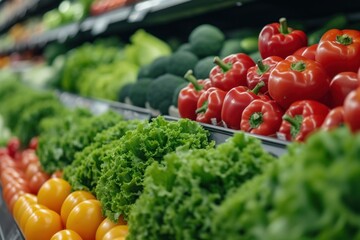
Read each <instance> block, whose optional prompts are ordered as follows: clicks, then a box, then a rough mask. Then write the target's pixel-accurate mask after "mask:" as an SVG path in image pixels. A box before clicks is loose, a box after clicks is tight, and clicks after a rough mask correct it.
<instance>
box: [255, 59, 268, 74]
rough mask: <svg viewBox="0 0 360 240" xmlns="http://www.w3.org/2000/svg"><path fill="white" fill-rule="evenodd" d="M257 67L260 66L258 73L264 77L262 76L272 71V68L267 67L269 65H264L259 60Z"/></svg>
mask: <svg viewBox="0 0 360 240" xmlns="http://www.w3.org/2000/svg"><path fill="white" fill-rule="evenodd" d="M256 65H257V66H258V69H257V71H256V73H257V74H259V75H262V74H264V73H266V72H267V71H269V69H270V66H269V65H267V64H264V63H263V62H262V61H261V59H259V60H258V61H257V64H256Z"/></svg>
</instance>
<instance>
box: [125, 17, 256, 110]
mask: <svg viewBox="0 0 360 240" xmlns="http://www.w3.org/2000/svg"><path fill="white" fill-rule="evenodd" d="M237 35H238V36H233V37H226V36H225V34H224V33H223V32H222V31H221V30H220V29H219V28H217V27H216V26H213V25H210V24H203V25H199V26H198V27H196V28H194V29H193V31H192V32H191V33H190V34H189V37H188V42H186V43H183V44H182V45H180V46H179V47H177V48H176V51H175V52H174V53H173V54H171V55H170V56H162V57H159V58H157V59H155V60H154V61H152V62H149V63H148V64H145V65H144V66H142V67H141V68H140V70H139V74H138V76H137V81H136V82H134V83H130V84H128V85H127V86H126V87H125V88H123V91H122V92H121V95H120V98H119V101H121V102H126V103H128V104H132V105H135V106H138V107H143V108H144V107H146V108H149V109H151V110H153V111H154V114H155V115H156V114H163V115H168V114H172V113H173V112H174V111H175V113H176V111H177V109H176V107H177V106H178V94H179V91H180V89H182V88H184V87H185V86H186V85H187V81H186V80H187V78H186V79H184V75H185V73H186V72H187V71H188V70H189V69H193V70H194V71H193V72H194V75H195V77H196V78H200V79H202V78H207V76H208V74H209V72H210V70H211V69H212V68H213V67H214V66H215V64H214V63H213V59H214V56H217V55H219V54H220V55H221V56H222V55H225V54H227V53H228V52H234V51H244V52H246V53H249V54H250V53H253V52H256V50H257V38H256V37H254V33H253V31H250V30H249V31H242V32H240V33H239V34H237ZM154 92H156V93H157V94H154ZM179 107H182V106H179Z"/></svg>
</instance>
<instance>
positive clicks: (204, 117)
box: [196, 87, 226, 125]
mask: <svg viewBox="0 0 360 240" xmlns="http://www.w3.org/2000/svg"><path fill="white" fill-rule="evenodd" d="M225 95H226V92H225V91H223V90H221V89H219V88H216V87H211V88H209V89H208V90H206V91H205V92H203V93H202V94H201V96H200V97H199V100H198V103H197V109H196V114H197V115H196V121H198V122H202V123H209V124H213V125H220V124H221V109H222V106H223V102H224V98H225Z"/></svg>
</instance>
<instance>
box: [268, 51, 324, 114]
mask: <svg viewBox="0 0 360 240" xmlns="http://www.w3.org/2000/svg"><path fill="white" fill-rule="evenodd" d="M329 83H330V82H329V77H328V75H327V73H326V72H325V70H324V68H323V67H322V66H321V65H320V64H319V63H317V62H316V61H313V60H310V59H307V58H305V57H302V56H295V55H291V56H288V57H287V58H286V59H285V60H283V61H281V62H279V63H278V64H277V65H276V67H275V68H274V69H273V70H272V71H271V73H270V76H269V82H268V88H269V95H270V96H271V97H272V98H273V99H274V100H275V101H277V102H278V103H279V104H280V105H281V106H282V107H283V108H287V107H289V106H290V104H292V103H293V102H295V101H299V100H304V99H310V100H319V99H321V98H322V97H324V96H325V94H326V93H327V92H328V90H329Z"/></svg>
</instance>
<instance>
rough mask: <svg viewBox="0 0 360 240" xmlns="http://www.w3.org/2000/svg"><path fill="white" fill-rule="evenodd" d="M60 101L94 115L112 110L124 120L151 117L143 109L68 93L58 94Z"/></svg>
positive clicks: (149, 113) (148, 111)
mask: <svg viewBox="0 0 360 240" xmlns="http://www.w3.org/2000/svg"><path fill="white" fill-rule="evenodd" d="M58 96H59V99H60V101H61V102H62V103H63V104H64V105H65V106H67V107H69V108H74V107H83V108H87V109H89V110H90V111H91V112H92V113H94V114H101V113H103V112H105V111H107V110H113V111H115V112H117V113H119V114H121V115H122V116H124V118H125V119H128V120H131V119H143V120H150V119H151V117H152V116H153V114H152V112H151V111H150V110H148V109H145V108H139V107H135V106H131V105H128V104H124V103H120V102H115V101H108V100H102V99H93V98H86V97H81V96H79V95H76V94H72V93H68V92H58Z"/></svg>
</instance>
